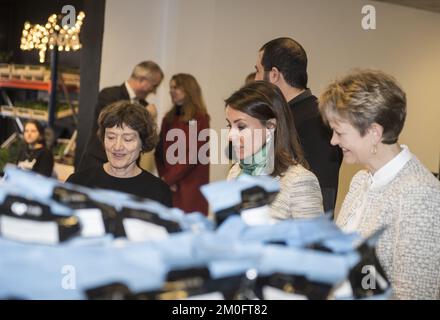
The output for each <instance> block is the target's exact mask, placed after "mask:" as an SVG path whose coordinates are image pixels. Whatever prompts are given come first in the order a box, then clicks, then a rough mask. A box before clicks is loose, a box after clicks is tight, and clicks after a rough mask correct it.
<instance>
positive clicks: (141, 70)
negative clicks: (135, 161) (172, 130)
mask: <svg viewBox="0 0 440 320" xmlns="http://www.w3.org/2000/svg"><path fill="white" fill-rule="evenodd" d="M163 77H164V75H163V72H162V70H161V68H160V67H159V66H158V65H157V64H156V63H155V62H153V61H143V62H140V63H139V64H137V65H136V66H135V67H134V69H133V72H132V74H131V76H130V78H129V79H128V80H127V81H125V82H124V83H123V84H122V85H120V86H114V87H108V88H104V89H102V90H101V92H100V93H99V95H98V104H97V106H96V108H95V117H94V120H93V127H92V131H91V132H90V135H89V138H88V142H87V145H86V148H85V150H84V153H83V155H82V157H81V160H80V162H79V165H78V168H76V170H77V171H82V170H84V169H87V168H89V167H94V166H96V165H98V164H104V163H105V162H107V156H106V154H105V151H104V147H103V146H102V143H101V142H100V141H99V139H98V136H97V134H96V132H97V130H98V126H97V122H98V116H99V113H100V112H101V111H102V109H104V108H105V107H106V106H108V105H109V104H111V103H113V102H116V101H119V100H130V101H131V102H138V103H140V104H141V105H143V106H145V107H146V108H147V110H148V111H149V112H150V114H151V115H152V116H153V118H154V119H155V120H156V117H157V109H156V106H155V105H154V104H149V103H148V102H147V101H146V98H147V96H148V95H149V94H150V93H155V92H156V90H157V87H158V86H159V85H160V83H161V82H162V79H163Z"/></svg>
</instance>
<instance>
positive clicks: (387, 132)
mask: <svg viewBox="0 0 440 320" xmlns="http://www.w3.org/2000/svg"><path fill="white" fill-rule="evenodd" d="M319 108H320V111H321V115H322V116H323V118H324V120H326V122H328V123H329V125H330V127H331V128H332V129H333V137H332V139H331V144H332V145H338V146H339V147H340V148H341V149H342V151H343V153H344V162H346V163H349V164H353V163H356V164H361V165H362V166H364V167H365V170H361V171H359V172H358V173H357V174H356V175H355V176H354V177H353V179H352V180H351V183H350V189H349V191H348V193H347V195H346V197H345V199H344V202H343V205H342V208H341V211H340V212H339V214H338V215H337V220H336V224H337V225H338V226H339V227H340V228H341V229H342V230H344V231H346V232H357V233H359V234H360V235H361V236H363V237H369V236H370V235H372V234H373V233H375V232H377V231H378V230H381V229H384V232H383V234H382V236H381V238H380V239H379V242H378V244H377V247H376V250H377V254H378V257H379V260H380V262H381V264H382V265H383V266H384V269H385V272H386V274H387V275H388V277H389V279H390V280H391V284H392V286H393V290H394V294H395V297H396V298H398V299H440V240H439V239H440V183H439V181H438V180H437V179H436V178H435V177H434V175H433V174H432V173H431V172H430V171H429V170H428V169H427V168H426V167H425V166H424V165H423V164H422V163H421V162H420V161H419V160H418V159H417V157H416V156H415V155H414V154H412V153H411V152H410V150H409V148H408V147H407V146H405V145H401V144H399V143H398V139H399V135H400V132H401V131H402V129H403V125H404V123H405V118H406V95H405V92H404V91H403V90H402V88H401V87H400V86H399V84H398V83H397V81H396V80H395V79H394V78H393V77H391V76H389V75H387V74H385V73H383V72H381V71H377V70H356V71H354V72H352V73H350V74H348V75H346V76H345V77H342V78H341V79H338V80H336V81H334V82H333V83H331V84H330V85H329V86H328V87H327V88H326V89H325V90H324V92H323V93H322V95H321V98H320V102H319Z"/></svg>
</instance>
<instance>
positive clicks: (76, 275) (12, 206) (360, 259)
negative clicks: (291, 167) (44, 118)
mask: <svg viewBox="0 0 440 320" xmlns="http://www.w3.org/2000/svg"><path fill="white" fill-rule="evenodd" d="M5 172H6V179H5V180H4V181H2V182H0V251H1V252H2V255H1V256H0V269H1V270H3V272H2V273H1V274H0V298H2V299H147V300H169V299H237V300H247V299H261V300H269V299H277V300H278V299H369V298H373V299H384V298H388V297H390V295H391V288H390V285H389V282H388V280H387V278H386V275H385V274H384V272H383V270H382V268H381V266H380V263H379V261H378V259H377V257H376V254H375V249H374V248H375V244H376V242H377V239H378V238H379V236H380V232H378V233H377V234H375V235H373V236H372V237H371V238H369V239H366V240H362V239H361V238H360V237H359V236H358V235H356V234H344V233H342V232H341V231H340V230H339V229H338V227H337V226H336V225H335V224H334V223H333V222H332V221H331V220H330V218H329V217H327V216H322V217H320V218H316V219H310V220H285V221H275V220H273V219H271V218H270V216H269V207H268V205H269V204H270V203H271V201H272V200H273V199H274V197H275V196H276V194H277V192H278V191H279V185H278V182H277V181H276V180H273V179H271V178H270V177H249V176H243V177H240V178H239V179H237V180H234V181H221V182H215V183H212V184H209V185H206V186H204V187H202V192H203V194H204V195H205V197H206V198H207V200H208V201H209V203H210V206H211V209H212V211H213V212H214V213H215V221H211V220H209V219H208V218H206V217H205V216H203V215H202V214H200V213H197V212H195V213H190V214H185V213H184V212H182V211H181V210H179V209H176V208H167V207H164V206H162V205H160V204H158V203H156V202H153V201H150V200H146V199H139V198H134V197H132V196H129V195H127V194H123V193H120V192H114V191H109V190H98V189H93V190H92V189H88V188H84V187H79V186H75V185H71V184H62V183H60V182H58V181H56V180H53V179H49V178H45V177H41V176H38V175H36V174H34V173H32V172H25V171H21V170H19V169H17V168H15V167H12V166H9V167H7V168H6V169H5Z"/></svg>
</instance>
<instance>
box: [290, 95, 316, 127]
mask: <svg viewBox="0 0 440 320" xmlns="http://www.w3.org/2000/svg"><path fill="white" fill-rule="evenodd" d="M288 105H289V107H290V110H291V111H292V113H293V116H294V117H295V118H297V119H295V121H299V122H301V123H302V122H304V121H307V120H310V119H319V118H320V114H319V108H318V98H316V97H315V96H314V95H309V96H307V97H305V98H303V99H301V100H299V101H295V99H293V100H291V101H289V103H288Z"/></svg>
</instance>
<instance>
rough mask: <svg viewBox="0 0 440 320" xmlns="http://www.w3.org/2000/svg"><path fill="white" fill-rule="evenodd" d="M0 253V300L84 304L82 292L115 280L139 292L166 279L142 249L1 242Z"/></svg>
mask: <svg viewBox="0 0 440 320" xmlns="http://www.w3.org/2000/svg"><path fill="white" fill-rule="evenodd" d="M0 252H2V255H1V258H0V270H2V272H1V273H0V298H14V297H15V298H24V299H84V298H86V297H85V295H84V290H86V289H89V288H93V287H97V286H101V285H106V284H108V283H111V282H115V281H117V282H122V283H125V284H126V285H127V286H128V287H129V288H130V289H131V290H133V291H134V292H138V291H142V290H153V289H158V288H160V286H161V285H162V283H163V281H164V279H165V271H166V268H165V265H164V264H163V262H162V260H161V258H160V253H159V252H158V251H156V250H153V249H148V248H144V247H137V246H129V245H128V246H124V247H121V248H117V247H114V246H111V245H109V246H100V245H99V246H88V247H84V246H70V245H60V246H57V247H51V246H38V245H26V244H20V243H14V242H10V241H7V240H4V239H0ZM73 268H74V269H73ZM72 270H74V273H73V272H72ZM63 272H64V273H63ZM73 274H74V275H75V280H76V281H75V282H74V283H75V289H66V284H69V282H68V279H67V280H66V276H67V277H68V276H72V275H73ZM71 279H72V278H71ZM70 283H72V282H70ZM63 284H64V288H63ZM68 288H69V287H68ZM70 288H71V287H70Z"/></svg>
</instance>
